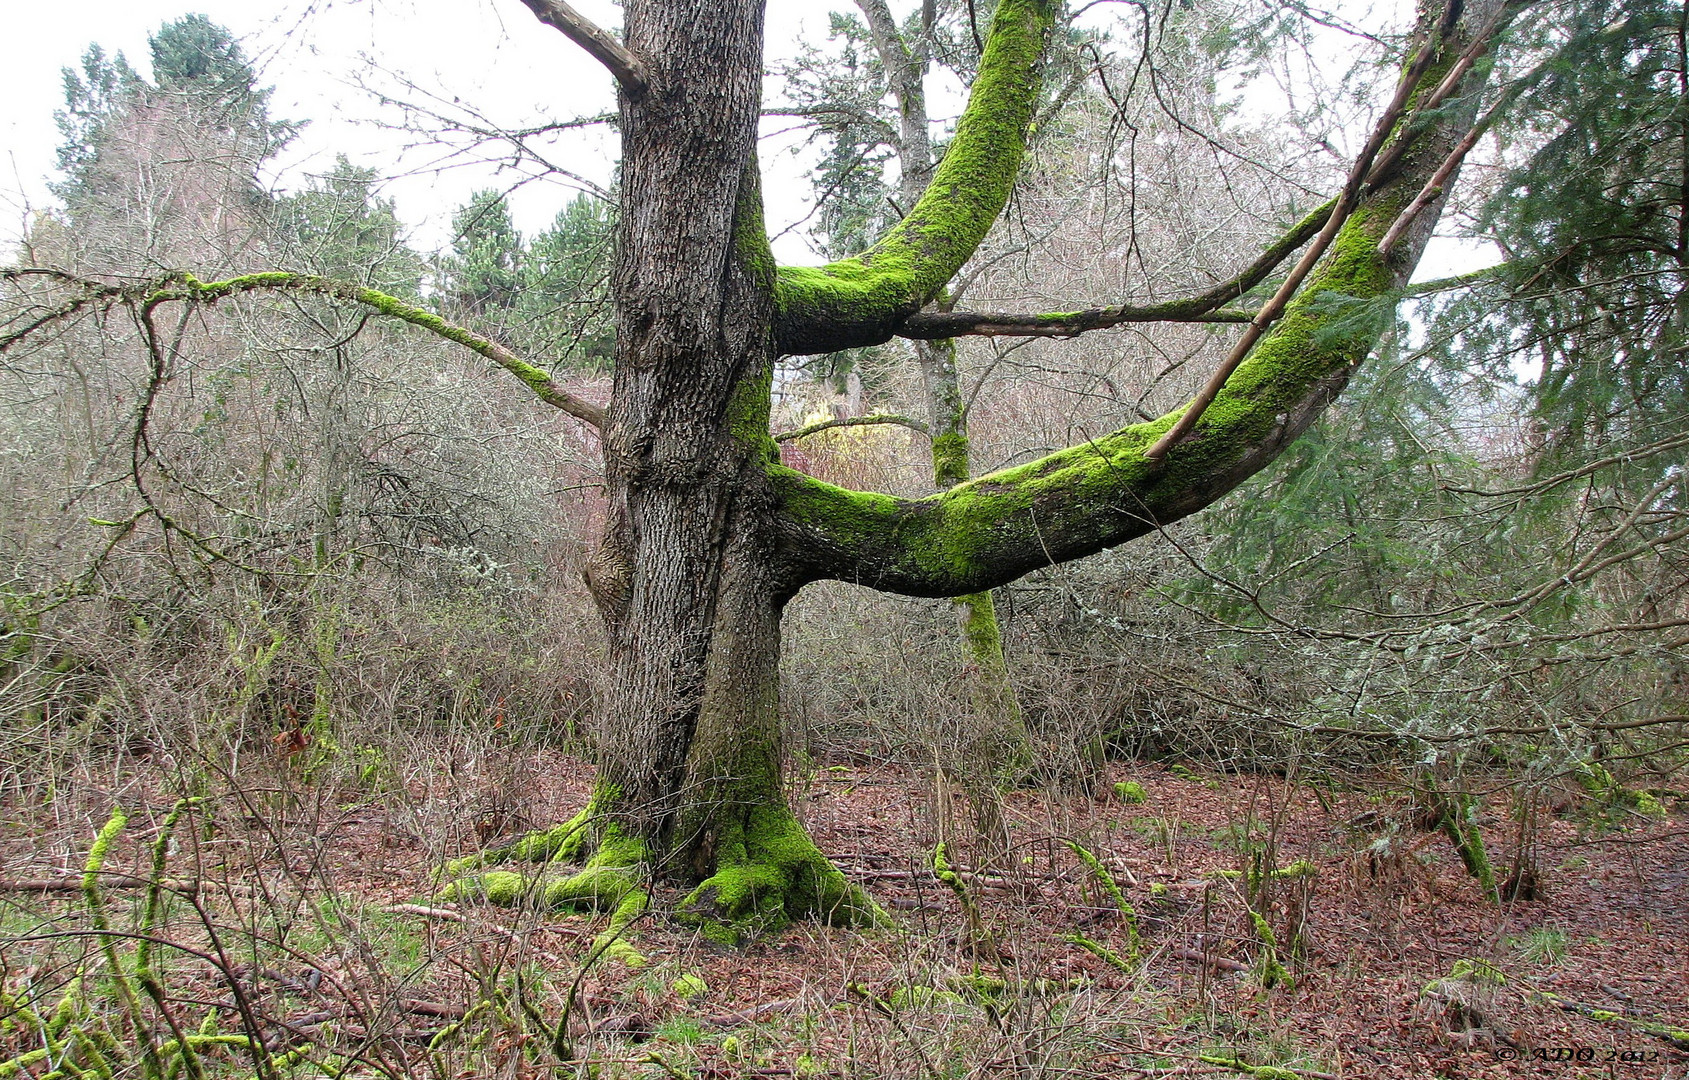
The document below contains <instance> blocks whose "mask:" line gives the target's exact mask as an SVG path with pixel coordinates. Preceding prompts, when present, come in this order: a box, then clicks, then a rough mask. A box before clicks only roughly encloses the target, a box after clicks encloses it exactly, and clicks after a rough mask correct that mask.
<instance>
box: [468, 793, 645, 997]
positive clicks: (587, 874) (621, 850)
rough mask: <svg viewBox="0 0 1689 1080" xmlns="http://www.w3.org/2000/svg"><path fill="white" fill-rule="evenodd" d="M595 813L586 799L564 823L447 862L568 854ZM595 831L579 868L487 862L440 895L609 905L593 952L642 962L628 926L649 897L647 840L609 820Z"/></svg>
mask: <svg viewBox="0 0 1689 1080" xmlns="http://www.w3.org/2000/svg"><path fill="white" fill-rule="evenodd" d="M592 818H593V808H592V806H591V805H590V804H589V805H588V806H587V808H586V809H585V810H582V811H581V812H580V813H579V814H577V815H576V816H575V817H574V818H572V819H571V820H569V821H568V822H566V823H564V824H562V825H559V826H557V827H555V828H552V829H546V830H544V831H541V832H534V833H529V834H528V835H527V836H524V837H523V838H522V839H520V840H518V841H516V843H514V844H511V845H509V846H508V847H504V848H500V849H498V850H495V851H492V852H483V853H481V854H479V855H475V856H471V857H470V858H468V859H459V860H457V861H455V862H453V863H450V864H448V866H447V868H446V870H447V872H448V873H457V872H461V870H462V869H464V868H469V867H480V866H485V865H486V864H487V863H489V862H495V861H502V862H512V861H523V862H540V863H543V862H552V861H572V860H573V859H575V858H578V857H579V855H580V854H581V852H582V851H583V850H585V849H586V846H587V844H588V841H589V840H590V838H591V834H592V832H593V831H594V830H593V829H591V828H590V827H589V826H590V823H591V821H592ZM597 831H598V832H599V833H600V835H599V837H598V841H597V845H596V850H595V851H594V852H593V855H592V858H590V859H589V860H587V863H586V865H585V866H584V867H583V868H582V869H581V871H580V873H577V874H573V875H570V876H569V877H565V878H558V879H555V880H552V881H546V880H544V878H543V877H524V876H523V875H522V874H519V873H516V872H515V871H511V870H489V871H487V872H486V873H483V874H476V875H473V876H470V877H465V878H459V879H458V880H456V881H453V882H452V883H450V884H449V885H447V886H446V887H445V888H444V889H442V890H441V891H440V894H439V895H440V899H442V900H471V899H474V900H483V901H485V902H486V903H489V904H496V905H498V906H500V907H519V906H522V905H524V904H534V905H536V906H539V907H544V908H548V909H551V910H554V911H582V910H588V911H608V912H609V913H610V925H609V926H607V927H606V928H605V929H604V932H603V933H601V934H599V935H598V937H597V938H595V939H594V940H593V946H592V953H591V955H592V956H593V957H594V958H597V957H607V958H609V959H612V960H620V961H621V962H622V963H624V964H626V965H627V966H629V967H642V966H643V965H644V964H645V957H644V956H643V955H641V954H640V953H639V951H638V950H637V949H635V948H634V947H633V946H632V945H631V944H629V943H628V941H627V933H628V930H629V928H630V927H631V926H632V925H633V922H634V920H636V919H638V918H639V917H640V916H641V915H643V914H645V912H646V909H647V908H648V907H649V906H650V903H651V894H650V893H649V892H647V891H646V889H645V887H644V883H643V879H644V876H645V871H644V868H645V865H646V862H647V859H646V851H645V845H644V844H642V843H640V842H639V841H637V840H633V839H630V838H628V837H626V836H623V835H621V834H620V832H619V831H618V830H616V829H615V827H614V826H605V827H604V828H603V829H600V830H597Z"/></svg>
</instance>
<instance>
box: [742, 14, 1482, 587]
mask: <svg viewBox="0 0 1689 1080" xmlns="http://www.w3.org/2000/svg"><path fill="white" fill-rule="evenodd" d="M1486 6H1487V5H1482V4H1474V5H1472V7H1486ZM1451 10H1453V9H1451ZM1491 10H1493V9H1491ZM1484 14H1487V12H1480V13H1472V21H1473V22H1477V23H1480V24H1482V22H1483V21H1484V20H1483V15H1484ZM1446 18H1447V16H1445V19H1446ZM1493 25H1494V24H1493V23H1492V24H1491V26H1492V27H1493ZM1439 31H1440V32H1439V33H1437V35H1436V37H1434V38H1433V41H1434V42H1435V41H1436V40H1437V39H1438V38H1441V37H1442V36H1443V34H1444V33H1446V32H1447V22H1446V21H1445V22H1444V24H1443V26H1441V27H1439ZM1463 44H1464V43H1463ZM1432 51H1436V52H1437V54H1438V59H1439V60H1442V61H1443V62H1444V63H1445V64H1453V63H1454V62H1455V57H1454V56H1452V55H1449V53H1451V52H1453V51H1454V50H1451V49H1436V50H1434V46H1430V45H1428V46H1427V48H1426V50H1425V51H1424V52H1422V53H1421V56H1420V60H1421V61H1426V62H1421V63H1415V64H1414V65H1413V68H1412V70H1411V72H1410V74H1411V75H1412V76H1413V77H1412V78H1411V79H1410V80H1408V85H1407V87H1406V88H1405V91H1407V92H1411V91H1414V90H1416V89H1418V88H1420V87H1425V86H1435V85H1437V84H1439V83H1441V82H1442V81H1443V79H1444V77H1445V73H1446V67H1445V68H1444V69H1443V70H1439V65H1438V63H1437V62H1435V61H1428V60H1427V54H1429V53H1431V52H1432ZM1477 77H1479V76H1477V75H1475V76H1474V78H1477ZM1407 100H1411V98H1410V97H1409V96H1408V94H1407V93H1400V94H1398V96H1397V100H1396V101H1395V102H1394V103H1393V106H1392V108H1390V109H1388V110H1386V112H1387V113H1390V114H1393V115H1394V116H1395V117H1397V118H1399V117H1400V116H1402V115H1405V109H1404V103H1405V101H1407ZM1467 126H1468V123H1467V122H1463V119H1462V116H1460V115H1452V114H1451V115H1449V116H1439V117H1438V118H1437V119H1436V120H1435V121H1433V122H1429V123H1427V124H1426V125H1425V126H1424V127H1423V128H1422V129H1421V130H1419V131H1417V132H1415V133H1414V135H1415V136H1416V137H1415V138H1414V145H1413V146H1412V147H1411V148H1409V149H1408V150H1406V151H1405V152H1404V153H1402V154H1401V155H1399V156H1398V159H1397V160H1398V162H1399V167H1398V168H1396V169H1395V170H1393V171H1392V173H1391V175H1389V176H1388V177H1386V178H1383V179H1382V180H1381V182H1380V183H1379V184H1378V185H1377V186H1375V187H1364V186H1361V185H1359V184H1357V183H1356V177H1364V176H1365V175H1366V174H1367V172H1368V171H1369V166H1370V163H1371V161H1372V160H1373V159H1374V158H1375V157H1376V155H1377V153H1378V148H1379V145H1380V142H1379V141H1378V140H1374V141H1373V142H1372V144H1371V145H1369V148H1368V150H1367V151H1366V152H1364V153H1363V154H1362V155H1361V158H1360V159H1359V160H1357V162H1356V168H1355V169H1354V170H1353V171H1352V173H1351V182H1350V184H1349V185H1348V188H1347V190H1346V192H1345V195H1346V196H1348V197H1347V198H1345V199H1341V200H1339V205H1338V206H1336V207H1333V208H1330V210H1329V217H1328V218H1327V220H1326V225H1327V226H1328V227H1329V229H1330V231H1331V234H1332V235H1331V236H1330V242H1329V250H1327V251H1326V253H1325V257H1324V258H1323V259H1320V260H1319V261H1317V262H1315V259H1314V258H1310V257H1308V256H1305V257H1304V260H1303V261H1304V262H1305V263H1307V264H1308V265H1307V267H1306V268H1304V269H1301V270H1300V271H1299V273H1298V274H1297V275H1293V277H1300V275H1301V274H1302V273H1305V274H1307V278H1306V283H1305V284H1304V285H1303V287H1302V288H1301V289H1299V290H1295V291H1294V294H1293V295H1292V290H1289V289H1287V290H1283V292H1282V296H1283V298H1284V299H1283V302H1284V306H1283V314H1282V316H1281V317H1279V318H1277V319H1276V321H1275V320H1270V319H1269V320H1258V322H1259V323H1260V324H1261V329H1260V334H1259V338H1260V340H1259V341H1258V343H1257V344H1256V345H1255V347H1254V348H1253V349H1250V350H1249V351H1248V352H1247V353H1246V354H1244V355H1242V356H1241V357H1239V358H1238V363H1237V364H1236V367H1235V369H1234V370H1231V371H1230V372H1229V375H1228V377H1225V378H1221V379H1217V380H1215V382H1216V383H1217V385H1216V387H1215V388H1214V391H1213V394H1212V397H1211V398H1210V400H1209V401H1208V402H1207V403H1206V407H1205V408H1203V409H1202V410H1200V411H1201V413H1202V415H1201V417H1200V422H1199V423H1195V424H1194V426H1192V427H1191V428H1190V430H1189V433H1188V435H1186V436H1185V437H1184V438H1182V439H1179V438H1175V439H1169V438H1168V436H1169V434H1170V433H1173V431H1174V428H1175V425H1176V424H1177V423H1178V422H1179V420H1180V419H1181V416H1182V415H1184V414H1185V413H1186V411H1187V409H1189V408H1191V407H1190V406H1187V409H1179V410H1175V411H1173V412H1170V413H1168V414H1166V415H1164V416H1162V417H1160V418H1158V419H1156V420H1153V421H1150V422H1147V423H1141V424H1135V425H1132V426H1130V427H1126V428H1122V429H1120V430H1118V431H1115V432H1112V433H1110V434H1108V435H1104V436H1100V437H1098V438H1096V439H1094V440H1092V441H1090V442H1088V443H1085V444H1083V445H1079V446H1074V447H1070V448H1068V449H1066V450H1061V451H1057V452H1056V453H1053V454H1050V455H1048V456H1046V457H1043V458H1041V459H1039V460H1036V461H1032V462H1029V463H1027V464H1024V465H1020V466H1016V467H1013V468H1009V469H1005V470H1002V471H1000V472H996V473H992V474H989V475H986V476H982V477H979V478H977V479H974V480H971V481H968V482H966V483H962V484H958V485H956V486H955V487H953V488H951V489H949V490H948V491H944V492H941V493H939V494H937V495H931V496H928V497H926V498H923V499H907V498H898V497H895V496H891V495H883V494H878V493H869V492H858V491H849V490H846V489H843V488H839V487H834V486H832V485H829V484H825V483H823V482H821V481H819V480H815V479H814V478H812V477H808V476H804V475H803V474H801V473H798V472H796V471H793V470H790V469H783V468H781V467H779V466H772V467H771V470H770V471H771V473H772V475H773V477H774V481H775V484H776V487H777V489H778V491H779V493H780V496H781V498H782V500H783V510H784V518H785V526H784V527H785V529H786V538H785V544H786V551H787V556H788V559H789V562H790V566H791V572H792V573H793V575H794V576H795V577H796V578H797V579H798V581H799V582H800V583H801V581H809V580H820V579H824V578H837V579H840V580H845V581H852V582H857V583H860V584H863V585H867V586H870V587H873V588H878V589H881V590H884V591H888V592H896V593H902V594H905V595H913V596H957V595H963V594H966V593H971V592H978V591H980V590H982V589H987V588H992V587H995V586H999V585H1003V584H1006V583H1008V582H1010V581H1013V580H1015V579H1016V578H1018V577H1020V576H1022V575H1024V574H1026V573H1028V572H1030V571H1032V570H1035V569H1038V568H1040V567H1043V566H1049V565H1051V564H1054V563H1059V562H1064V561H1067V560H1069V559H1075V558H1080V557H1082V556H1085V555H1090V554H1094V553H1096V552H1098V551H1101V550H1103V549H1105V548H1108V547H1113V546H1115V545H1118V544H1120V543H1123V542H1125V541H1127V540H1131V539H1133V538H1135V537H1138V536H1142V535H1144V534H1146V533H1148V532H1151V531H1152V530H1155V529H1157V528H1159V527H1161V526H1163V525H1166V524H1168V523H1170V522H1173V521H1176V520H1178V519H1179V518H1182V517H1184V516H1186V515H1188V514H1191V513H1194V512H1195V511H1197V510H1200V509H1201V508H1203V507H1204V506H1207V505H1209V504H1210V503H1212V502H1213V501H1214V500H1216V499H1218V498H1220V497H1221V496H1222V495H1224V494H1225V493H1226V492H1228V491H1230V490H1232V489H1233V488H1234V487H1236V486H1237V485H1238V484H1240V483H1242V482H1243V481H1244V480H1245V479H1247V478H1248V477H1250V476H1251V475H1253V474H1254V473H1256V472H1258V471H1259V470H1260V469H1262V468H1264V467H1265V466H1266V465H1267V464H1268V463H1270V462H1271V461H1272V460H1273V459H1274V458H1276V457H1277V456H1278V455H1279V453H1281V452H1282V451H1283V450H1284V448H1285V447H1287V446H1288V445H1289V444H1290V443H1291V442H1293V441H1294V440H1295V439H1296V438H1297V437H1298V436H1299V435H1300V434H1301V433H1302V432H1303V431H1304V430H1306V429H1307V427H1308V426H1309V425H1310V424H1312V423H1313V421H1314V420H1315V419H1316V418H1317V417H1318V416H1319V414H1320V413H1321V412H1322V411H1323V410H1324V408H1325V406H1326V405H1327V404H1328V403H1329V402H1330V401H1331V399H1332V398H1333V397H1334V396H1335V395H1336V394H1337V393H1338V392H1339V391H1341V389H1342V388H1343V387H1344V385H1346V384H1347V382H1348V380H1349V378H1350V376H1351V374H1352V373H1353V372H1354V370H1355V368H1356V367H1357V366H1358V365H1359V364H1360V363H1361V362H1362V361H1363V360H1364V359H1365V358H1366V357H1367V355H1368V354H1369V353H1370V352H1371V351H1372V348H1373V346H1374V344H1375V343H1376V341H1377V339H1378V335H1379V334H1380V333H1381V332H1382V328H1383V325H1384V323H1382V322H1381V321H1380V320H1378V319H1376V318H1363V317H1355V311H1356V308H1357V305H1361V304H1367V303H1368V302H1370V301H1379V300H1387V299H1389V298H1390V297H1392V296H1394V295H1395V294H1396V293H1397V292H1398V291H1399V290H1400V289H1401V288H1402V286H1403V285H1404V283H1405V282H1406V280H1407V279H1408V277H1409V276H1410V275H1411V273H1412V270H1413V266H1414V265H1415V263H1416V262H1417V261H1418V255H1419V252H1420V251H1422V250H1423V246H1424V242H1425V240H1426V239H1428V237H1429V228H1428V226H1429V224H1430V222H1429V221H1428V220H1425V219H1422V220H1421V221H1420V222H1419V223H1418V225H1417V226H1416V227H1415V228H1414V229H1413V230H1412V235H1411V236H1409V237H1407V238H1405V239H1404V241H1403V242H1402V243H1401V244H1399V245H1397V248H1396V250H1395V252H1394V253H1393V254H1391V255H1389V256H1386V255H1384V254H1383V253H1381V252H1380V251H1379V249H1378V248H1379V241H1380V240H1381V239H1382V238H1383V237H1384V235H1385V234H1386V233H1387V232H1388V231H1389V229H1390V226H1391V224H1392V223H1393V222H1394V221H1395V220H1396V218H1397V216H1398V215H1399V213H1400V212H1401V210H1402V209H1403V207H1404V206H1406V205H1407V204H1409V203H1410V202H1411V201H1412V199H1413V197H1414V195H1415V194H1416V193H1417V192H1418V191H1419V190H1420V189H1421V187H1422V186H1423V185H1424V183H1425V181H1426V180H1427V179H1429V178H1430V177H1432V176H1433V175H1434V174H1435V173H1436V172H1437V170H1438V169H1439V167H1440V166H1441V165H1442V164H1443V163H1444V162H1445V161H1446V160H1447V156H1448V154H1449V152H1450V150H1451V149H1452V148H1453V147H1454V146H1456V145H1457V144H1458V143H1459V141H1460V139H1461V137H1462V136H1463V135H1464V134H1465V132H1466V130H1467ZM1381 128H1382V125H1381ZM1384 130H1386V131H1387V130H1388V129H1384ZM1357 187H1360V188H1361V190H1360V191H1359V192H1358V194H1354V193H1353V192H1354V190H1355V188H1357ZM1351 200H1352V201H1351ZM1345 202H1348V203H1350V207H1352V210H1350V207H1346V206H1344V205H1342V204H1343V203H1345ZM1321 247H1323V245H1321ZM1269 322H1270V326H1268V325H1266V324H1267V323H1269ZM1193 419H1194V418H1193ZM1158 449H1159V450H1161V451H1163V452H1164V456H1157V454H1156V453H1155V452H1154V451H1156V450H1158Z"/></svg>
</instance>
